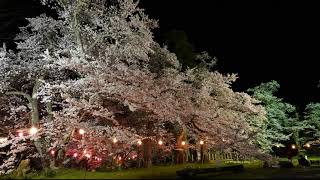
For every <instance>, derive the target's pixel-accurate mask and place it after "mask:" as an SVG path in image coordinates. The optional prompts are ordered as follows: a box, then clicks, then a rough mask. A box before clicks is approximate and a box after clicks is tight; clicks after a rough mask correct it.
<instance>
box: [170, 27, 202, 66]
mask: <svg viewBox="0 0 320 180" xmlns="http://www.w3.org/2000/svg"><path fill="white" fill-rule="evenodd" d="M165 44H166V45H167V46H168V49H169V50H170V51H172V52H174V53H175V54H176V55H177V58H178V60H179V62H180V63H181V64H182V68H183V69H186V68H187V67H189V68H193V67H195V66H196V63H195V57H196V54H195V53H194V52H193V47H192V44H191V43H190V42H189V40H188V36H187V34H186V33H185V32H184V31H180V30H172V31H169V32H168V33H166V35H165Z"/></svg>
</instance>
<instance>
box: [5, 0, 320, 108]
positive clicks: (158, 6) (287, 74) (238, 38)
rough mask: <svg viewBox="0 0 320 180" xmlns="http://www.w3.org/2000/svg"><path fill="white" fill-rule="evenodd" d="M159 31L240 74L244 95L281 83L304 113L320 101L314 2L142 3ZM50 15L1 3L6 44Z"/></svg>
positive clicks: (28, 2) (34, 6)
mask: <svg viewBox="0 0 320 180" xmlns="http://www.w3.org/2000/svg"><path fill="white" fill-rule="evenodd" d="M140 2H141V3H140V4H141V6H142V7H144V8H145V9H146V11H147V14H149V16H150V17H152V18H155V19H158V20H159V24H160V29H157V30H155V36H156V39H157V40H158V41H159V42H160V41H161V39H162V38H163V34H165V33H166V32H168V31H170V30H172V29H177V30H183V31H185V32H186V33H187V35H188V38H189V40H190V42H191V43H192V44H193V46H194V50H195V51H199V52H200V51H204V50H206V51H208V52H209V53H210V54H211V55H213V56H216V57H217V58H218V60H219V62H218V70H219V71H220V72H222V73H238V75H239V79H238V81H237V82H236V83H235V84H234V85H233V87H234V89H235V90H238V91H244V90H246V89H247V88H249V87H253V86H255V85H258V84H259V83H261V82H267V81H270V80H277V81H278V82H279V83H280V85H281V89H280V92H279V96H280V97H283V98H284V99H285V100H287V101H288V102H290V103H293V104H295V105H298V107H299V108H302V109H303V108H304V105H305V104H307V103H308V102H316V101H317V102H320V96H319V91H320V88H318V87H317V86H318V83H319V80H320V73H319V65H318V64H317V62H318V61H319V52H320V45H319V43H320V41H319V40H320V38H319V37H320V35H319V33H320V28H319V27H318V26H319V19H320V18H319V17H320V11H319V10H318V9H317V7H318V6H316V2H315V1H314V2H312V1H309V2H307V1H302V0H301V1H294V2H292V1H287V2H286V1H281V2H278V1H271V0H269V1H266V0H259V1H257V0H243V1H239V0H216V1H213V0H189V1H187V0H141V1H140ZM43 12H45V9H44V8H41V7H40V6H39V3H36V2H35V0H0V43H2V42H6V43H7V44H8V43H9V45H10V47H12V48H14V44H13V43H12V38H13V37H14V35H15V33H17V32H18V28H17V27H18V26H22V25H25V23H26V22H25V21H24V20H23V19H24V18H25V17H33V16H36V15H39V14H40V13H43Z"/></svg>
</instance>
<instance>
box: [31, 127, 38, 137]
mask: <svg viewBox="0 0 320 180" xmlns="http://www.w3.org/2000/svg"><path fill="white" fill-rule="evenodd" d="M37 132H38V129H37V128H36V127H32V128H30V130H29V133H30V134H31V135H34V134H36V133H37Z"/></svg>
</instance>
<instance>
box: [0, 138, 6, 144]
mask: <svg viewBox="0 0 320 180" xmlns="http://www.w3.org/2000/svg"><path fill="white" fill-rule="evenodd" d="M7 141H8V138H0V143H5V142H7Z"/></svg>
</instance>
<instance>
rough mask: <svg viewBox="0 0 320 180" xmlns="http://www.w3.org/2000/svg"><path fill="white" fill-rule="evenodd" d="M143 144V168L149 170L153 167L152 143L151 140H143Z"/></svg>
mask: <svg viewBox="0 0 320 180" xmlns="http://www.w3.org/2000/svg"><path fill="white" fill-rule="evenodd" d="M142 144H143V149H142V151H143V167H145V168H148V167H151V166H152V141H151V139H144V140H142Z"/></svg>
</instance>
